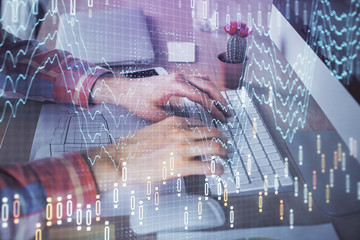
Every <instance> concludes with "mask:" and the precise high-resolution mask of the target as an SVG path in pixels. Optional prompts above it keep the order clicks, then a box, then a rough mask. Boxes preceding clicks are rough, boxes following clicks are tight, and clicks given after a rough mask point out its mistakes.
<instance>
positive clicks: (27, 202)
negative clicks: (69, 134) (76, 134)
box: [0, 152, 97, 239]
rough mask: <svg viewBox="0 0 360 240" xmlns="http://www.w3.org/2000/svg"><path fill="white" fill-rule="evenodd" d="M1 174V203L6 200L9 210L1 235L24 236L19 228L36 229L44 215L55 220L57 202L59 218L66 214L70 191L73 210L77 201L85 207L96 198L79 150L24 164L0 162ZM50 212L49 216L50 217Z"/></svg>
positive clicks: (89, 174) (94, 189)
mask: <svg viewBox="0 0 360 240" xmlns="http://www.w3.org/2000/svg"><path fill="white" fill-rule="evenodd" d="M55 169H56V170H55ZM54 171H55V174H54ZM0 176H1V177H0V196H1V201H2V205H4V203H6V202H7V203H8V213H9V215H8V220H7V222H8V226H7V227H6V228H4V227H2V228H1V227H0V238H1V239H25V238H22V237H23V236H20V235H19V234H21V233H24V231H19V229H20V228H22V230H24V228H27V229H28V230H30V229H31V231H30V232H32V233H35V227H36V223H44V219H46V220H47V221H49V222H51V223H52V224H53V223H55V222H56V221H57V220H59V219H58V218H57V216H59V213H57V212H56V211H57V207H56V206H57V204H58V203H59V202H61V203H62V206H63V207H62V212H61V214H60V215H61V216H62V217H61V218H66V217H67V211H69V210H68V209H67V207H68V205H67V201H68V199H67V196H68V195H71V200H72V202H73V204H72V205H71V206H72V209H71V212H72V213H73V214H74V213H75V209H76V205H77V204H79V203H80V204H81V207H86V205H87V204H92V203H94V202H95V200H96V194H97V191H96V185H95V181H94V178H93V176H92V173H91V170H90V168H89V166H88V164H87V163H86V162H85V160H84V158H83V157H82V156H81V155H80V153H78V152H70V153H66V154H64V155H60V156H57V157H51V158H45V159H41V160H37V161H33V162H29V163H27V164H14V165H9V166H0ZM59 197H61V199H60V198H59ZM48 198H51V199H52V205H53V206H52V211H51V213H48V214H46V205H47V199H48ZM5 199H6V201H4V200H5ZM16 199H18V201H19V206H20V207H19V211H20V212H17V211H16V209H14V207H16V205H15V204H14V202H15V200H16ZM15 213H16V214H15ZM50 215H51V216H52V217H51V218H50V219H49V218H48V217H49V216H50ZM61 218H60V219H61ZM16 219H18V220H16ZM16 221H17V223H16ZM3 223H4V221H3V222H2V224H3ZM32 230H34V231H32ZM26 232H27V236H29V235H31V234H30V233H29V232H28V231H26ZM14 237H15V238H14Z"/></svg>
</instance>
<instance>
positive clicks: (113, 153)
mask: <svg viewBox="0 0 360 240" xmlns="http://www.w3.org/2000/svg"><path fill="white" fill-rule="evenodd" d="M117 144H118V142H117V143H116V145H117ZM80 154H81V155H82V156H83V158H84V160H85V161H87V162H88V163H89V164H88V166H89V168H90V171H91V173H92V175H93V178H94V181H95V184H96V187H97V190H98V192H100V193H103V192H106V191H108V190H111V189H112V187H114V184H115V183H119V185H120V184H122V183H121V182H122V177H121V176H122V174H121V173H122V171H121V166H120V167H119V168H118V166H117V165H118V164H119V163H120V162H121V161H120V160H121V156H120V155H121V153H120V151H119V149H118V148H116V146H115V144H109V145H106V146H103V147H98V148H90V149H88V150H84V151H82V152H81V153H80ZM102 183H105V184H102ZM106 183H107V184H106ZM106 185H107V186H106Z"/></svg>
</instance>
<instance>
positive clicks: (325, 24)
mask: <svg viewBox="0 0 360 240" xmlns="http://www.w3.org/2000/svg"><path fill="white" fill-rule="evenodd" d="M274 5H275V7H276V8H277V9H278V10H279V11H280V12H281V14H282V15H283V16H284V17H285V18H286V19H287V20H288V22H289V23H290V24H291V25H292V27H293V28H294V29H295V30H296V31H297V33H298V34H299V35H300V36H301V37H302V38H303V39H304V40H305V41H306V43H307V44H308V45H309V46H310V47H311V48H312V49H313V51H314V52H315V53H316V54H317V55H318V56H319V58H320V59H321V60H322V61H323V62H324V63H325V65H326V66H327V67H328V68H329V70H330V71H331V72H332V74H333V75H334V76H336V78H337V79H338V80H339V81H340V82H341V83H342V84H343V86H344V87H345V88H346V89H347V90H348V92H349V93H350V94H351V95H352V96H353V97H354V98H355V100H356V101H357V102H358V103H359V104H360V58H359V57H358V55H359V54H360V42H359V41H358V40H359V33H360V32H359V27H360V26H359V25H360V23H359V22H360V21H359V15H358V13H359V11H360V3H359V1H354V0H342V1H338V0H324V1H320V0H301V1H299V0H274Z"/></svg>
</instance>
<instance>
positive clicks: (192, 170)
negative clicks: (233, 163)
mask: <svg viewBox="0 0 360 240" xmlns="http://www.w3.org/2000/svg"><path fill="white" fill-rule="evenodd" d="M212 170H215V171H214V172H212ZM223 173H224V167H223V166H222V165H221V164H218V163H216V164H215V169H214V168H213V169H211V162H209V161H205V162H201V161H188V162H187V164H186V167H185V168H183V170H182V175H183V176H189V175H211V174H215V175H219V176H220V175H222V174H223Z"/></svg>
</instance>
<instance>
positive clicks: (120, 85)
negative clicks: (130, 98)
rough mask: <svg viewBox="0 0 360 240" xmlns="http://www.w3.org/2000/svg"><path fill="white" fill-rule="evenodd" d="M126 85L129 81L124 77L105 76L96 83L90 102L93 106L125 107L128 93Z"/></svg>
mask: <svg viewBox="0 0 360 240" xmlns="http://www.w3.org/2000/svg"><path fill="white" fill-rule="evenodd" d="M126 84H127V81H126V79H125V78H124V77H122V76H115V75H114V74H105V75H103V76H101V77H99V78H98V79H97V80H96V82H95V83H94V85H93V87H92V89H91V94H90V99H89V101H90V103H92V104H101V103H110V104H114V105H120V106H123V105H124V98H125V95H126V91H127V90H126V89H127V86H126Z"/></svg>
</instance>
